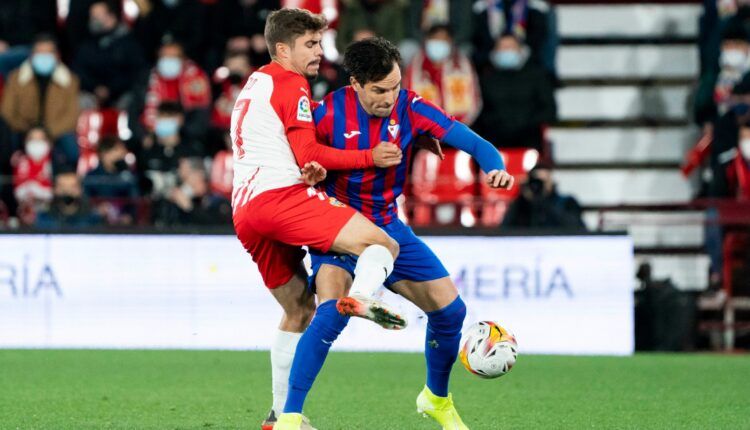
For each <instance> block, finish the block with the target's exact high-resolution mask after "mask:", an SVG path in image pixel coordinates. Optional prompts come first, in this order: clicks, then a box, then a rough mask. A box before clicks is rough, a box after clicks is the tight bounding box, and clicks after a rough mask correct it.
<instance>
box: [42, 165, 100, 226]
mask: <svg viewBox="0 0 750 430" xmlns="http://www.w3.org/2000/svg"><path fill="white" fill-rule="evenodd" d="M53 195H54V196H53V199H52V204H51V205H50V208H49V210H47V211H45V212H42V213H40V214H39V215H38V216H37V217H36V222H35V224H34V226H35V227H37V228H40V229H45V230H58V229H61V228H89V227H94V226H97V225H99V224H100V223H101V218H100V217H99V216H98V215H96V214H94V213H93V212H92V211H91V209H90V208H89V206H88V204H87V202H86V200H85V199H84V198H83V190H82V188H81V179H80V178H79V177H78V175H76V174H75V173H74V172H60V173H58V174H57V175H55V185H54V188H53Z"/></svg>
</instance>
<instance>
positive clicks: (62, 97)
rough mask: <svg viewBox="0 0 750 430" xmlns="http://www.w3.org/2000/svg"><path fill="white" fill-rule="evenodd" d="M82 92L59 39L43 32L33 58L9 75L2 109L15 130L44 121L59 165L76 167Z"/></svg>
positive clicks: (5, 117)
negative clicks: (62, 58)
mask: <svg viewBox="0 0 750 430" xmlns="http://www.w3.org/2000/svg"><path fill="white" fill-rule="evenodd" d="M78 95H79V83H78V78H77V77H76V76H75V75H74V74H73V73H71V71H70V69H68V68H67V67H65V65H64V64H63V63H62V62H61V61H60V55H59V53H58V50H57V44H56V43H55V40H54V39H53V38H52V37H51V36H48V35H40V36H38V37H37V38H36V39H35V41H34V45H33V47H32V50H31V56H30V57H29V59H28V60H27V61H25V62H24V63H23V64H22V65H21V67H20V68H19V69H18V70H16V71H15V72H13V73H12V74H11V75H10V76H9V77H8V82H7V84H6V86H5V89H4V92H3V98H2V107H1V109H0V110H1V111H2V115H3V118H4V119H5V121H6V122H7V123H8V125H9V126H10V128H11V130H13V132H14V133H17V134H25V133H26V132H27V131H28V130H29V129H31V128H32V127H33V126H34V125H37V124H40V125H42V126H43V127H44V128H45V129H46V130H48V132H49V135H50V138H51V139H52V141H53V142H54V161H55V165H56V166H63V165H64V166H68V167H74V166H75V164H76V162H77V161H78V144H77V142H76V138H75V129H76V121H77V119H78V112H79V109H78ZM19 140H20V138H19Z"/></svg>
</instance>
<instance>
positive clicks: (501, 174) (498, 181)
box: [443, 121, 514, 189]
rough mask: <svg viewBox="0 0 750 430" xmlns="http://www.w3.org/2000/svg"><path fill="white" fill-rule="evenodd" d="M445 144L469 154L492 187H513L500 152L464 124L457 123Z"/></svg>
mask: <svg viewBox="0 0 750 430" xmlns="http://www.w3.org/2000/svg"><path fill="white" fill-rule="evenodd" d="M443 142H445V143H447V144H448V145H450V146H452V147H454V148H456V149H460V150H462V151H465V152H468V153H469V154H470V155H471V156H472V157H473V158H474V159H475V160H476V161H477V163H479V167H481V168H482V170H484V172H485V173H487V185H489V186H490V187H492V188H506V189H510V188H511V187H512V186H513V182H514V179H513V176H512V175H511V174H509V173H508V172H506V171H505V163H503V158H502V157H501V156H500V152H499V151H498V150H497V149H496V148H495V147H494V146H492V144H491V143H490V142H488V141H486V140H485V139H483V138H482V137H481V136H479V135H478V134H476V133H475V132H474V131H473V130H472V129H470V128H469V127H467V126H466V125H465V124H463V123H462V122H459V121H456V122H455V124H454V125H453V127H451V129H450V130H449V131H448V133H446V134H445V136H444V137H443Z"/></svg>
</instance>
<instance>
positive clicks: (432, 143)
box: [415, 134, 445, 160]
mask: <svg viewBox="0 0 750 430" xmlns="http://www.w3.org/2000/svg"><path fill="white" fill-rule="evenodd" d="M415 145H416V146H417V148H420V149H426V150H428V151H430V152H432V153H433V154H435V155H437V156H438V157H440V159H441V160H445V154H443V148H442V147H441V146H440V141H439V140H437V139H435V138H434V137H430V136H426V135H424V134H423V135H420V136H419V137H418V138H417V141H416V142H415Z"/></svg>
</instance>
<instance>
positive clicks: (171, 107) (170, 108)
mask: <svg viewBox="0 0 750 430" xmlns="http://www.w3.org/2000/svg"><path fill="white" fill-rule="evenodd" d="M156 112H157V113H160V114H162V115H182V113H183V110H182V105H181V104H180V103H178V102H170V101H166V102H161V103H160V104H159V107H158V108H156Z"/></svg>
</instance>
